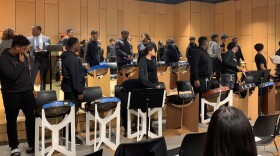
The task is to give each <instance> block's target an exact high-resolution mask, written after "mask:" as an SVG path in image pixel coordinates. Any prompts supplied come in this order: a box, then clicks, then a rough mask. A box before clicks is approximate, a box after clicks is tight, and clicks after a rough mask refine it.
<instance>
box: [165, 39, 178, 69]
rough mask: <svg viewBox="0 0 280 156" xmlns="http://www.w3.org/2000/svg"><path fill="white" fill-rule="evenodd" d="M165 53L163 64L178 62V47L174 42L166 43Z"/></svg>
mask: <svg viewBox="0 0 280 156" xmlns="http://www.w3.org/2000/svg"><path fill="white" fill-rule="evenodd" d="M164 53H165V64H167V65H169V66H171V65H172V63H174V62H176V63H177V62H178V61H179V60H180V54H181V52H180V51H179V48H178V47H177V45H175V44H167V45H165V48H164Z"/></svg>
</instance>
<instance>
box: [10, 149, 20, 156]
mask: <svg viewBox="0 0 280 156" xmlns="http://www.w3.org/2000/svg"><path fill="white" fill-rule="evenodd" d="M11 156H20V152H19V150H18V148H14V149H12V150H11Z"/></svg>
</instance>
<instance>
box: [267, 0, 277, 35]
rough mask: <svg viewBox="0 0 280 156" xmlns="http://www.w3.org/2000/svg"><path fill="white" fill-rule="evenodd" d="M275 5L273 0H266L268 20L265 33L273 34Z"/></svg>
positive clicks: (274, 28)
mask: <svg viewBox="0 0 280 156" xmlns="http://www.w3.org/2000/svg"><path fill="white" fill-rule="evenodd" d="M275 9H276V7H275V0H268V22H267V26H268V29H267V31H268V32H267V33H268V34H275V30H276V27H275V26H276V23H275V22H276V19H275V17H276V10H275Z"/></svg>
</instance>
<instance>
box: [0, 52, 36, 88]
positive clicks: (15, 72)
mask: <svg viewBox="0 0 280 156" xmlns="http://www.w3.org/2000/svg"><path fill="white" fill-rule="evenodd" d="M24 57H25V62H24V63H23V62H20V61H19V57H18V55H16V56H15V55H13V54H11V53H10V52H9V51H8V49H6V50H5V51H4V52H3V53H2V55H1V56H0V80H1V87H2V88H1V90H2V92H3V93H22V92H26V91H30V90H33V85H32V83H31V79H30V74H29V68H28V61H27V57H26V56H25V55H24Z"/></svg>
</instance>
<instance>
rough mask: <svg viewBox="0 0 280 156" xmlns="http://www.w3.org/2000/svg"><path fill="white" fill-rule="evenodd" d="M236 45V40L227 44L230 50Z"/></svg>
mask: <svg viewBox="0 0 280 156" xmlns="http://www.w3.org/2000/svg"><path fill="white" fill-rule="evenodd" d="M235 46H236V42H230V43H229V44H228V45H227V49H228V50H232V49H233V48H234V47H235Z"/></svg>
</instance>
